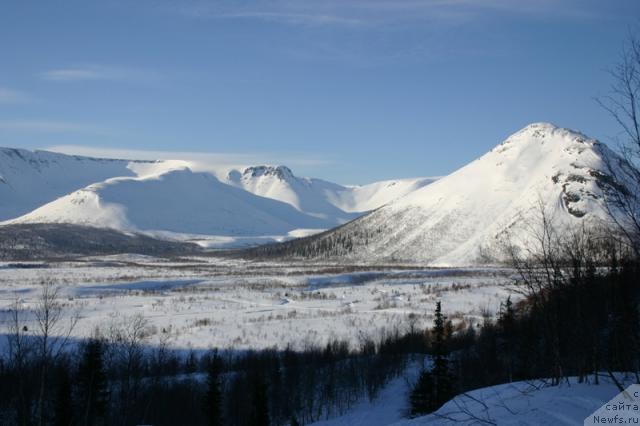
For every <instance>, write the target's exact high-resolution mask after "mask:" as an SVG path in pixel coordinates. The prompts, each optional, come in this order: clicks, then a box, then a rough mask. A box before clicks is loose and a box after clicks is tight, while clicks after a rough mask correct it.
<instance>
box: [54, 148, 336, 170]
mask: <svg viewBox="0 0 640 426" xmlns="http://www.w3.org/2000/svg"><path fill="white" fill-rule="evenodd" d="M44 149H46V150H48V151H54V152H60V153H63V154H69V155H83V156H88V157H99V158H118V159H126V160H183V161H189V162H190V163H193V164H197V165H200V167H201V168H207V166H221V167H222V166H226V167H246V166H255V165H263V164H266V165H281V164H285V165H287V166H290V167H317V166H326V165H328V164H332V163H333V161H332V160H331V159H330V158H328V157H324V156H322V155H313V156H310V155H309V154H308V153H306V154H300V155H296V154H291V153H288V154H283V155H278V154H277V153H233V152H224V153H221V152H188V151H187V152H184V151H154V150H148V151H147V150H135V149H124V148H122V149H120V148H104V147H92V146H83V145H55V146H50V147H46V148H44Z"/></svg>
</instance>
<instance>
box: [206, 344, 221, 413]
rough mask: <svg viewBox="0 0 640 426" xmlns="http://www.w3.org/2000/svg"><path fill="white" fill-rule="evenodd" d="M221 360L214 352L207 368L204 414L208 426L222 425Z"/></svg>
mask: <svg viewBox="0 0 640 426" xmlns="http://www.w3.org/2000/svg"><path fill="white" fill-rule="evenodd" d="M221 374H222V359H221V358H220V356H219V355H218V353H217V352H214V353H213V355H212V356H211V357H210V359H209V365H208V367H207V393H206V396H205V414H206V416H207V424H208V425H209V426H219V425H222V424H223V423H222V383H221Z"/></svg>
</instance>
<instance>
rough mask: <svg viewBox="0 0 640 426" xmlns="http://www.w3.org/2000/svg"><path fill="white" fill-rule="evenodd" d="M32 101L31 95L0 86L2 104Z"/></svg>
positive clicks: (0, 101)
mask: <svg viewBox="0 0 640 426" xmlns="http://www.w3.org/2000/svg"><path fill="white" fill-rule="evenodd" d="M30 101H31V96H29V95H28V94H26V93H24V92H21V91H19V90H13V89H9V88H7V87H0V104H22V103H27V102H30Z"/></svg>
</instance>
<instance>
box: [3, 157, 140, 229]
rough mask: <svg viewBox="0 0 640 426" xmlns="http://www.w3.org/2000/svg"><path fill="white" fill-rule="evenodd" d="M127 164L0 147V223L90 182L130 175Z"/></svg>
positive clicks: (131, 173) (125, 162)
mask: <svg viewBox="0 0 640 426" xmlns="http://www.w3.org/2000/svg"><path fill="white" fill-rule="evenodd" d="M129 164H131V162H129V161H121V160H106V159H95V158H88V157H77V156H70V155H64V154H57V153H53V152H47V151H27V150H24V149H11V148H0V220H6V219H11V218H14V217H17V216H20V215H23V214H25V213H27V212H29V211H31V210H33V209H35V208H37V207H40V206H41V205H42V204H45V203H48V202H50V201H53V200H55V199H56V198H58V197H61V196H63V195H66V194H68V193H69V192H72V191H75V190H77V189H80V188H83V187H85V186H87V185H89V184H91V183H94V182H100V181H102V180H105V179H108V178H110V177H113V176H133V175H135V173H134V172H133V171H132V170H130V169H129ZM138 164H143V163H138Z"/></svg>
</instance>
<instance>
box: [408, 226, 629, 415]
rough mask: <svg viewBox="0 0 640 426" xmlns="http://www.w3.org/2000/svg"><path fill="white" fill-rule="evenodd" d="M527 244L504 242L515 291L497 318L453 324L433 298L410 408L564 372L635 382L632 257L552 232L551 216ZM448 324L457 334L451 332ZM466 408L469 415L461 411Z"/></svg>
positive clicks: (618, 246) (590, 239)
mask: <svg viewBox="0 0 640 426" xmlns="http://www.w3.org/2000/svg"><path fill="white" fill-rule="evenodd" d="M542 223H543V229H542V230H541V232H540V233H538V234H536V235H537V237H539V238H535V239H534V242H531V244H530V245H529V246H528V247H527V249H526V253H524V252H522V249H517V248H515V247H509V248H508V249H509V250H510V251H511V256H512V263H513V266H514V269H515V271H516V273H517V279H516V291H518V292H521V293H523V294H524V296H525V297H524V299H522V300H521V301H520V302H518V303H516V304H514V303H512V301H511V298H508V299H507V300H505V301H504V303H503V304H502V307H501V309H500V312H499V313H498V315H497V318H495V319H494V318H492V317H490V316H486V317H485V318H484V321H483V324H481V325H480V327H477V326H476V325H474V324H473V323H466V322H465V321H463V322H461V323H458V324H457V325H456V326H455V328H454V326H453V325H452V324H451V322H450V321H448V320H447V319H446V318H445V317H444V316H443V314H442V312H441V310H440V306H439V304H438V306H437V308H436V315H435V318H436V320H435V326H434V328H433V329H432V330H431V331H429V332H428V333H429V335H430V337H429V338H428V339H427V340H428V341H430V342H431V345H430V346H429V352H430V353H431V354H432V358H431V359H432V365H431V366H428V368H425V369H424V370H423V371H422V372H421V374H420V376H419V380H418V382H417V383H416V385H415V387H414V389H413V392H412V394H411V398H410V403H411V412H412V414H413V415H419V414H425V413H429V412H432V411H434V410H436V409H438V408H439V407H440V406H442V405H443V404H444V403H445V402H447V401H448V400H449V399H451V398H452V397H454V396H455V395H456V394H459V393H463V392H466V391H469V390H472V389H476V388H480V387H486V386H492V385H496V384H501V383H508V382H512V381H521V380H531V379H540V378H547V379H549V383H550V384H551V385H557V384H560V383H562V382H563V381H565V380H566V379H567V378H568V377H575V376H577V377H578V380H579V381H581V382H582V381H587V380H588V381H590V382H591V383H594V384H598V383H599V381H600V379H601V376H602V375H605V376H607V380H612V381H613V382H614V383H616V385H617V386H618V388H619V389H620V390H621V391H622V390H623V389H622V386H621V384H619V383H618V382H617V381H616V376H615V375H614V374H613V372H626V373H629V374H631V375H632V376H633V377H634V378H635V381H636V382H637V383H639V384H640V262H639V261H638V256H637V255H636V254H635V251H634V250H633V249H631V248H630V247H629V245H627V244H624V243H622V242H621V241H622V240H620V239H616V238H615V237H614V236H613V235H606V234H603V233H601V232H593V231H587V230H585V229H579V230H577V231H575V232H568V233H565V234H562V235H560V234H558V233H556V232H555V230H554V229H553V226H551V223H550V222H547V221H546V220H543V221H542ZM454 329H455V332H454ZM469 414H471V413H469Z"/></svg>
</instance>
